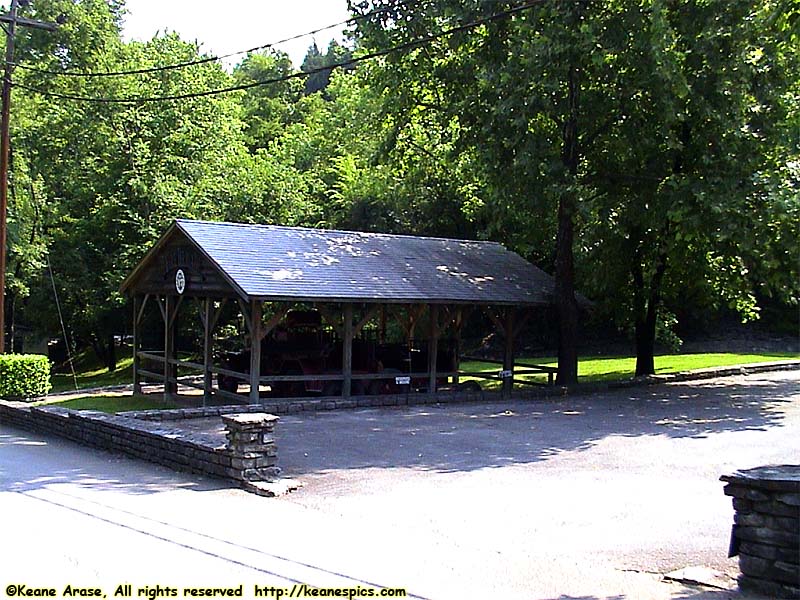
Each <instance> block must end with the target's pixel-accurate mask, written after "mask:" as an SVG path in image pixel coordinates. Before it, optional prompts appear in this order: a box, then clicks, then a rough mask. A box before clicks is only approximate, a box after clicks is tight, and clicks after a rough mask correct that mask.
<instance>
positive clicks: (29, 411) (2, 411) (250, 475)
mask: <svg viewBox="0 0 800 600" xmlns="http://www.w3.org/2000/svg"><path fill="white" fill-rule="evenodd" d="M277 421H278V417H276V416H273V415H267V414H263V413H260V414H259V413H247V414H229V415H226V417H225V418H224V422H225V424H226V426H227V427H228V443H227V444H220V443H219V440H218V438H216V437H213V436H208V435H203V434H199V433H189V432H186V431H181V430H179V429H174V428H170V427H169V426H168V425H167V424H165V423H163V422H153V421H145V420H141V419H136V418H132V417H131V416H125V415H111V414H107V413H102V412H95V411H76V410H71V409H67V408H59V407H53V406H38V407H37V406H30V405H25V404H23V403H17V402H6V401H0V422H3V423H7V424H8V425H12V426H15V427H19V428H22V429H27V430H33V431H38V432H42V433H49V434H54V435H57V436H59V437H63V438H67V439H69V440H73V441H75V442H78V443H81V444H85V445H87V446H93V447H96V448H102V449H104V450H111V451H114V452H121V453H123V454H126V455H128V456H132V457H135V458H140V459H143V460H147V461H150V462H154V463H157V464H160V465H164V466H167V467H170V468H173V469H176V470H179V471H188V472H190V473H200V474H203V475H212V476H214V477H220V478H223V479H227V480H232V481H234V482H236V483H237V484H239V485H241V486H242V487H245V488H246V489H249V490H250V491H256V492H258V493H264V494H265V495H273V494H272V493H270V491H269V488H268V487H264V486H256V488H257V489H254V486H253V485H252V484H254V483H256V482H269V481H271V480H273V479H275V478H276V477H277V475H278V474H279V472H280V470H279V469H278V468H277V466H276V461H277V451H276V448H275V438H274V435H273V433H274V428H275V424H276V423H277ZM244 433H246V434H247V436H255V437H257V439H258V441H259V442H258V444H257V445H252V444H250V445H248V444H246V443H244V441H243V440H244V438H243V435H244Z"/></svg>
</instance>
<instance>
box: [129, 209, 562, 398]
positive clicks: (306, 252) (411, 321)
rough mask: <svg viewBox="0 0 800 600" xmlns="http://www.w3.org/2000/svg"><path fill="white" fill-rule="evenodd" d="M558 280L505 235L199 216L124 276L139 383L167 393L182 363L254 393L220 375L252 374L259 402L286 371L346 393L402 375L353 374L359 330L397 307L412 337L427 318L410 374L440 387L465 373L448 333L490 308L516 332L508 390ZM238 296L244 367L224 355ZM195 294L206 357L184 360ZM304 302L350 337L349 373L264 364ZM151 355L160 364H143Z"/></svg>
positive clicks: (503, 327) (505, 331) (207, 388)
mask: <svg viewBox="0 0 800 600" xmlns="http://www.w3.org/2000/svg"><path fill="white" fill-rule="evenodd" d="M553 290H554V282H553V279H552V277H550V276H549V275H547V274H546V273H545V272H544V271H542V270H541V269H539V268H537V267H535V266H534V265H532V264H530V263H529V262H527V261H525V260H524V259H523V258H521V257H520V256H519V255H517V254H515V253H514V252H510V251H509V250H507V249H506V248H505V247H503V246H502V245H501V244H498V243H495V242H485V241H465V240H453V239H443V238H431V237H415V236H401V235H387V234H376V233H359V232H352V231H332V230H321V229H309V228H300V227H281V226H274V225H252V224H240V223H221V222H204V221H191V220H178V221H176V222H175V223H174V224H173V225H172V226H171V227H170V228H169V229H168V230H167V231H166V232H165V233H164V234H163V236H162V237H161V238H160V239H159V240H158V242H157V243H156V244H155V245H154V246H153V247H152V248H151V249H150V251H149V252H148V253H147V255H146V256H145V257H144V258H143V259H142V261H141V262H140V263H139V265H138V266H137V267H136V268H135V269H134V270H133V272H132V273H131V274H130V275H129V276H128V277H127V278H126V279H125V281H124V282H123V284H122V286H121V291H122V292H123V293H124V294H126V295H128V296H129V297H132V299H133V306H134V315H133V352H134V363H133V378H134V388H135V390H136V391H137V392H139V391H141V385H142V381H143V379H144V378H147V380H149V381H155V382H159V383H163V384H164V393H165V396H167V397H169V396H171V395H173V394H175V393H176V391H177V384H178V368H179V367H182V368H183V370H193V371H196V372H197V373H198V374H202V384H200V383H199V382H197V381H195V383H191V382H189V383H187V384H188V385H193V386H195V387H197V388H201V389H202V390H203V393H204V399H206V400H210V399H211V398H212V397H213V396H222V397H225V398H227V399H232V400H235V401H242V400H243V399H244V398H243V397H242V396H240V395H238V394H233V393H231V392H229V391H226V390H223V389H220V388H219V386H218V385H215V382H214V375H217V376H219V375H220V374H221V375H224V376H227V377H234V378H236V379H237V380H241V381H243V382H246V383H249V386H250V392H249V401H250V402H251V403H257V402H259V389H260V386H262V385H275V384H276V382H279V381H285V380H292V381H308V380H309V379H310V378H316V379H320V378H322V379H326V380H336V381H340V382H341V394H342V395H343V396H345V397H347V396H349V395H350V393H351V384H352V382H353V380H354V379H359V380H364V379H380V378H386V377H389V376H391V377H394V374H392V375H387V374H382V373H366V374H365V373H360V374H355V375H354V372H353V340H354V338H355V337H356V336H358V335H359V332H360V331H361V330H362V328H363V327H364V326H365V325H366V324H367V323H369V322H370V321H371V320H376V319H381V321H383V322H385V319H386V315H387V314H390V315H391V316H394V317H395V318H396V319H397V320H398V322H399V323H400V325H401V326H402V327H403V329H404V330H405V331H406V332H407V333H408V335H409V338H410V337H411V336H413V333H414V330H415V327H417V325H418V324H419V323H421V322H424V323H426V324H427V327H428V331H427V332H426V333H427V337H428V342H427V343H428V368H427V371H426V372H425V373H408V374H407V375H409V376H412V377H417V378H419V377H425V378H427V381H428V385H427V390H428V391H429V392H430V393H435V392H436V388H437V379H439V378H443V377H450V378H453V380H454V381H456V382H457V381H458V377H459V375H463V374H464V373H463V372H462V373H459V371H458V370H456V371H447V372H444V373H442V372H439V371H438V369H437V344H438V342H439V339H440V337H441V336H442V334H443V332H445V331H446V330H449V331H450V332H451V333H452V334H454V335H455V336H456V337H458V336H460V331H461V328H462V326H463V325H464V322H465V317H466V314H467V312H468V311H470V310H472V309H475V308H480V309H481V310H483V311H484V312H485V313H486V314H487V315H488V316H489V318H490V319H491V320H492V322H493V323H494V325H495V327H496V328H497V331H498V332H499V333H500V334H501V335H502V336H503V339H504V340H505V342H504V347H505V351H504V358H503V365H502V367H503V370H502V371H501V373H500V374H499V376H500V377H501V378H502V379H503V390H504V392H505V393H508V392H510V390H511V388H512V384H513V375H514V371H515V369H514V339H515V337H516V336H517V334H518V332H519V331H520V329H521V327H522V324H523V323H524V322H525V320H526V319H527V318H528V316H530V314H531V309H534V308H535V307H542V306H548V305H551V304H552V302H553ZM231 302H233V303H235V305H238V308H239V310H240V314H241V317H242V318H243V321H244V323H245V324H246V329H247V333H248V336H249V355H250V365H249V369H245V370H242V371H234V370H231V369H228V368H225V367H223V366H220V365H216V364H214V360H213V333H214V330H215V327H216V326H217V321H218V319H219V316H220V314H221V313H222V310H223V308H224V307H225V306H226V305H230V303H231ZM190 303H196V306H197V309H198V312H199V314H200V321H201V324H202V327H203V349H202V363H200V362H192V361H188V360H180V359H179V358H178V357H177V354H176V352H175V323H176V319H177V317H178V315H179V313H180V311H181V310H182V308H184V307H186V306H187V305H189V304H190ZM153 304H155V305H157V306H158V308H159V311H160V315H161V319H162V322H163V326H164V336H163V349H161V350H155V351H153V350H147V351H143V350H142V348H141V347H140V346H141V340H142V324H143V321H144V320H143V315H144V314H145V309H146V307H147V306H148V305H151V306H152V305H153ZM298 304H301V305H303V306H313V307H314V308H316V309H317V310H318V311H319V312H320V313H321V314H322V315H323V317H324V319H325V321H326V322H327V324H328V325H329V326H331V327H332V328H333V329H334V330H335V331H336V333H337V334H338V336H339V337H340V339H341V340H342V364H341V372H335V373H326V374H322V375H303V374H293V375H275V374H274V373H273V374H263V373H262V372H261V370H262V369H261V364H262V362H261V358H262V357H261V352H262V340H264V338H265V337H266V336H267V335H268V334H269V333H270V332H271V331H272V330H273V329H274V328H276V327H278V326H279V325H280V324H281V322H282V321H283V320H284V319H285V317H286V315H287V312H288V311H289V309H290V308H291V307H292V306H296V305H298ZM265 307H268V310H265ZM423 316H424V319H423ZM198 354H199V353H198ZM152 364H157V365H158V367H157V368H144V366H143V365H148V366H149V365H152ZM456 364H459V363H458V362H457V363H456ZM245 371H246V372H245Z"/></svg>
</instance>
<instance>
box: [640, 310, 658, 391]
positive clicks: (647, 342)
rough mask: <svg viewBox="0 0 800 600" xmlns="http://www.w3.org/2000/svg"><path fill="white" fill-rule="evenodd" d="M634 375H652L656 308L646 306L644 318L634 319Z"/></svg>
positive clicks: (654, 370)
mask: <svg viewBox="0 0 800 600" xmlns="http://www.w3.org/2000/svg"><path fill="white" fill-rule="evenodd" d="M635 335H636V377H639V376H641V375H653V374H654V373H655V372H656V367H655V358H654V357H655V347H656V310H655V307H653V306H648V307H647V315H646V316H645V318H644V319H636V332H635Z"/></svg>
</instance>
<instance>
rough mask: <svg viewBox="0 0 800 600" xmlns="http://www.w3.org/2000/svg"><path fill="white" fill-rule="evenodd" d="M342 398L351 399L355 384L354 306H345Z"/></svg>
mask: <svg viewBox="0 0 800 600" xmlns="http://www.w3.org/2000/svg"><path fill="white" fill-rule="evenodd" d="M342 375H343V376H344V380H343V381H342V397H343V398H349V397H350V392H351V385H352V383H353V305H352V304H345V305H344V339H343V340H342Z"/></svg>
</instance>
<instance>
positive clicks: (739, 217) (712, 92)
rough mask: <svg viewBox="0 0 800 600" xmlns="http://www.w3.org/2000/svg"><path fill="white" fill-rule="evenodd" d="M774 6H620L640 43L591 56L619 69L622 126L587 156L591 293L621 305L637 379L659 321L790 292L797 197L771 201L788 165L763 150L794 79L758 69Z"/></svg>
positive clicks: (780, 70) (647, 370) (778, 69)
mask: <svg viewBox="0 0 800 600" xmlns="http://www.w3.org/2000/svg"><path fill="white" fill-rule="evenodd" d="M773 8H774V7H768V6H765V5H764V4H763V3H760V2H752V3H748V2H738V3H734V4H731V3H727V2H702V3H685V4H683V5H681V6H680V7H678V6H675V5H673V4H670V3H667V2H660V1H653V2H651V3H649V4H648V6H641V7H640V6H634V5H625V6H624V8H622V10H625V11H626V12H628V13H630V16H629V19H630V21H631V22H632V23H635V24H637V28H636V30H637V31H638V32H639V35H637V36H636V37H632V38H630V39H629V41H628V42H627V43H626V46H625V47H624V48H623V49H622V51H620V48H619V47H616V48H614V47H612V48H603V49H599V50H598V56H599V60H604V61H612V60H613V61H614V63H615V71H616V79H617V81H618V87H619V89H620V90H621V91H622V93H623V94H624V95H622V96H620V97H619V98H618V101H617V102H618V105H619V106H620V108H621V111H622V114H623V115H624V118H620V119H618V120H617V121H616V122H615V123H614V124H613V126H612V127H611V128H610V130H609V133H608V135H605V136H603V138H602V140H601V142H602V145H601V148H600V150H599V151H598V152H597V153H596V154H595V155H594V157H593V160H592V167H591V168H592V171H593V185H594V186H595V187H596V188H597V189H598V190H599V193H598V194H597V196H596V200H595V202H594V205H593V207H592V210H593V211H595V212H594V215H595V217H594V220H593V222H592V223H591V224H590V226H589V227H587V238H588V239H587V246H588V247H589V248H591V249H592V250H591V251H590V252H589V263H590V264H602V265H605V267H604V269H603V270H602V272H601V273H600V272H597V271H595V274H594V277H593V279H594V282H595V288H596V289H597V290H598V291H599V292H601V294H603V295H608V296H611V297H615V298H617V299H618V300H617V302H616V303H615V304H614V305H611V306H610V307H609V308H611V309H612V311H613V312H615V313H616V318H617V320H618V321H620V322H622V323H632V324H633V327H634V331H635V341H636V356H637V365H636V374H637V375H645V374H651V373H653V372H654V364H653V355H654V345H655V340H656V334H657V329H658V328H659V324H661V325H662V327H661V328H662V329H665V330H666V329H668V328H667V327H666V324H667V323H668V322H669V321H670V320H672V317H671V315H672V313H673V311H677V310H678V309H679V308H680V307H681V305H685V303H686V302H687V299H692V303H693V304H694V305H695V306H702V305H704V304H705V305H707V304H712V305H719V304H721V303H725V304H728V305H729V306H730V307H731V308H734V309H735V310H737V311H738V312H740V313H741V314H742V315H743V317H744V318H745V319H750V318H754V317H756V316H757V310H758V309H757V305H756V294H757V293H759V292H761V293H766V294H771V293H780V294H782V295H783V296H784V298H786V297H787V296H791V294H792V290H793V292H794V293H795V294H796V293H797V283H796V282H797V278H796V276H795V278H794V283H792V278H791V273H792V272H794V273H795V274H796V272H797V271H796V264H793V263H796V261H795V260H794V259H792V258H790V256H791V255H792V252H791V251H790V249H789V246H788V245H787V243H786V242H787V239H788V238H789V232H788V230H787V229H786V226H787V224H788V220H789V219H791V215H792V213H794V214H795V215H796V214H797V206H796V203H797V197H796V196H795V201H794V203H795V207H794V208H789V204H791V203H788V204H784V203H782V202H780V201H778V198H779V197H780V194H777V195H776V193H775V192H776V191H777V189H785V188H783V186H780V185H779V186H778V188H777V189H776V188H775V187H772V188H770V186H769V185H768V182H769V181H770V180H773V185H774V183H775V182H774V178H775V177H776V176H778V173H780V172H781V170H783V171H784V172H785V169H786V165H780V164H778V163H776V162H775V160H774V157H775V155H774V154H773V153H772V151H773V150H774V148H775V143H776V137H775V134H776V133H777V131H778V130H779V129H782V126H783V123H785V116H783V115H781V113H782V110H781V109H780V106H779V105H780V99H781V98H782V97H784V95H785V93H786V90H787V85H791V84H792V82H793V81H794V77H792V76H790V73H791V72H792V71H787V70H786V69H785V66H786V65H777V64H775V62H773V64H772V65H770V66H765V65H762V64H759V63H761V61H762V58H763V54H764V44H765V42H766V43H767V44H769V45H772V43H771V42H770V41H769V40H774V35H773V34H771V33H770V31H771V29H772V28H771V27H770V26H769V19H770V18H771V17H772V15H773V14H774V13H773V12H772V9H773ZM793 54H796V53H793ZM771 156H772V158H770V157H771ZM795 156H796V151H795ZM782 180H783V181H785V179H782ZM787 209H788V210H787ZM795 222H796V221H795ZM795 239H796V238H795ZM765 265H770V266H769V267H768V268H764V266H765ZM768 271H769V272H768ZM786 275H789V277H787V276H786ZM620 291H624V293H623V294H621V295H620V294H619V292H620Z"/></svg>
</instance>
